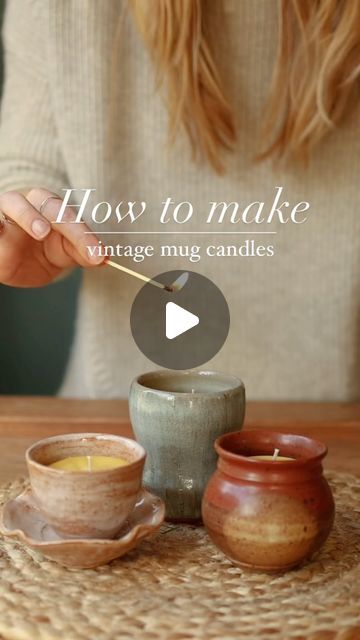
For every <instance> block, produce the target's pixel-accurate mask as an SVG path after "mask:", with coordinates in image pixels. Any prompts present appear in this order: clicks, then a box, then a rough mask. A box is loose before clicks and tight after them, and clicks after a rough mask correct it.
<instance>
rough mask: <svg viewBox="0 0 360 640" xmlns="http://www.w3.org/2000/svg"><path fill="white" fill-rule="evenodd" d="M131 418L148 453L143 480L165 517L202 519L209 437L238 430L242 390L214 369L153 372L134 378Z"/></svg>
mask: <svg viewBox="0 0 360 640" xmlns="http://www.w3.org/2000/svg"><path fill="white" fill-rule="evenodd" d="M129 406H130V418H131V423H132V426H133V429H134V433H135V435H136V438H137V440H138V441H139V442H140V443H141V444H142V445H143V446H144V448H145V449H146V452H147V460H146V465H145V470H144V483H145V486H146V487H148V488H149V489H150V490H151V491H153V492H154V493H155V494H156V495H158V496H160V497H161V498H162V499H163V500H164V501H165V505H166V518H167V519H170V520H177V521H198V520H200V519H201V499H202V494H203V491H204V488H205V486H206V483H207V481H208V479H209V477H210V476H211V474H212V473H213V471H214V469H215V467H216V454H215V451H214V441H215V439H216V438H218V437H219V436H220V435H222V434H224V433H227V432H229V431H233V430H234V428H235V429H240V428H241V427H242V424H243V420H244V413H245V388H244V385H243V383H242V382H241V380H239V379H238V378H236V377H234V376H231V375H225V374H222V373H216V372H214V371H199V372H196V371H181V372H180V371H169V370H163V371H155V372H151V373H145V374H143V375H141V376H139V377H138V378H136V379H135V380H134V381H133V383H132V385H131V390H130V398H129Z"/></svg>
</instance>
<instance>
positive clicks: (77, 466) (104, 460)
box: [49, 456, 128, 471]
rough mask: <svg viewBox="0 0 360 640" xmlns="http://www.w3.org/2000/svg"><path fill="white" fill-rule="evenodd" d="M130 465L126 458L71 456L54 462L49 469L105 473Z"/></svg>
mask: <svg viewBox="0 0 360 640" xmlns="http://www.w3.org/2000/svg"><path fill="white" fill-rule="evenodd" d="M126 464H128V461H127V460H124V458H116V457H114V456H71V457H69V458H63V459H62V460H57V461H56V462H52V463H51V464H50V465H49V467H53V468H54V469H62V470H64V471H105V470H106V469H116V467H123V466H124V465H126Z"/></svg>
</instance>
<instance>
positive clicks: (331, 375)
mask: <svg viewBox="0 0 360 640" xmlns="http://www.w3.org/2000/svg"><path fill="white" fill-rule="evenodd" d="M128 5H129V6H128ZM359 24H360V4H359V3H358V2H352V0H338V1H336V2H335V0H319V1H317V2H313V0H282V2H280V4H279V5H278V3H277V2H275V1H273V2H268V1H267V0H259V1H258V2H256V3H254V2H253V0H241V1H238V0H217V1H216V2H206V1H205V0H152V1H151V2H150V1H149V0H131V1H130V0H129V1H128V2H127V1H126V0H109V1H108V2H100V0H98V1H94V0H82V2H78V0H62V2H61V3H60V2H59V3H56V4H55V5H54V4H52V3H43V2H41V1H40V0H11V2H8V6H7V10H6V16H5V24H4V47H5V86H4V93H3V103H2V120H1V129H0V153H1V156H0V189H1V191H2V195H1V199H0V208H1V210H2V211H3V212H4V214H6V221H5V223H4V224H3V226H2V234H1V236H0V281H1V282H3V283H5V284H8V285H12V286H41V285H43V284H47V283H48V282H51V281H53V280H54V279H56V278H57V277H59V276H60V277H61V276H62V274H64V273H65V272H66V270H67V269H68V268H69V267H72V266H73V265H75V264H80V265H81V266H83V267H89V268H86V269H85V270H84V278H83V285H82V291H81V295H80V300H79V309H78V319H77V330H76V336H75V342H74V346H73V352H72V356H71V361H70V363H69V367H68V371H67V374H66V378H65V381H64V384H63V387H62V391H61V393H63V394H64V395H72V396H83V397H96V396H98V397H116V396H125V395H126V393H127V389H128V384H129V381H130V379H131V378H132V377H133V376H134V375H135V374H137V373H139V372H141V371H142V370H144V369H149V368H152V366H153V365H151V363H149V362H148V361H147V360H146V358H145V357H144V356H142V354H141V353H140V352H138V350H137V348H136V347H135V345H134V343H133V340H132V337H131V333H130V327H129V310H130V308H131V303H132V300H133V298H134V296H135V294H136V292H137V290H138V283H137V282H136V281H135V280H134V281H133V280H132V279H131V278H128V277H126V276H124V277H123V276H121V275H120V274H119V273H118V272H113V271H112V270H111V269H110V268H109V267H107V266H100V264H101V262H102V259H101V258H95V259H94V260H93V261H92V260H90V258H89V252H88V251H87V249H86V245H93V246H95V245H97V238H96V236H95V235H91V234H86V235H85V234H84V230H86V229H85V228H84V227H83V226H82V225H76V224H71V216H73V215H75V214H74V213H73V212H72V211H71V209H69V208H68V210H67V219H68V220H69V222H67V223H66V224H61V225H56V224H52V226H51V228H50V224H49V222H53V221H54V220H55V219H56V216H57V213H58V211H59V209H60V206H61V202H60V201H59V200H56V199H55V198H50V199H49V196H50V195H51V194H60V195H61V194H62V189H64V188H66V187H70V188H73V189H76V190H80V189H86V188H92V189H96V192H95V193H93V196H94V200H93V202H100V201H103V200H104V201H108V202H110V203H111V204H112V206H113V207H115V206H116V204H117V203H118V202H119V201H121V200H123V201H125V202H127V201H136V202H141V201H145V202H146V204H147V209H148V211H149V212H150V214H149V215H148V217H147V218H146V220H144V222H143V221H142V220H141V221H140V226H139V227H137V228H138V229H140V230H141V231H146V232H149V231H150V232H157V231H158V230H159V228H160V225H159V215H158V213H159V211H160V210H161V207H162V204H161V203H162V202H164V201H166V199H167V198H168V197H171V198H172V199H173V200H174V202H175V203H176V202H180V201H185V200H186V201H190V202H191V203H192V204H193V206H194V210H195V211H197V212H204V211H205V210H206V209H207V208H208V205H209V203H210V202H214V201H216V202H219V201H224V202H232V201H237V202H241V203H242V205H244V206H245V205H246V204H247V203H249V202H252V201H264V202H265V206H268V207H269V206H270V203H271V201H272V199H273V197H274V190H275V189H276V188H277V187H279V186H282V187H283V190H284V197H286V199H287V200H289V201H290V200H291V201H292V202H294V203H295V202H300V201H307V202H309V205H310V207H311V215H310V216H309V219H308V221H307V222H306V224H302V225H286V226H282V225H281V224H280V223H278V224H275V226H274V227H272V228H274V229H275V230H276V231H277V235H276V240H275V241H274V245H275V248H274V256H272V257H270V256H268V257H266V256H265V257H256V258H254V257H253V258H252V257H247V258H239V257H238V258H226V257H223V258H213V257H209V256H206V255H204V256H203V257H202V258H201V261H200V262H198V263H197V264H196V270H198V271H199V272H200V273H203V274H204V275H206V276H208V277H210V278H213V279H214V281H215V282H216V283H217V284H218V285H219V286H220V287H221V289H222V290H223V292H224V294H225V296H226V298H227V300H228V303H229V306H230V312H231V330H230V334H229V337H228V340H227V342H226V344H225V345H224V347H223V349H222V350H221V351H220V352H219V353H218V354H217V356H216V357H215V358H214V359H213V360H212V361H211V362H210V363H209V364H208V366H209V367H211V368H217V369H222V370H225V371H228V372H232V373H237V374H239V375H241V376H242V377H243V378H244V380H245V383H246V386H247V390H248V395H249V396H250V397H252V398H261V399H292V400H355V399H359V398H360V391H359V389H360V384H359V383H360V348H359V344H360V340H359V308H360V305H359V303H360V297H359V296H360V291H359V255H360V251H359V249H360V247H359V244H360V241H359V238H360V233H359V232H360V220H359V213H358V205H359V198H358V176H359V158H360V135H359V133H360V117H359V101H358V99H357V98H358V90H359V72H360V64H359V63H360V34H359ZM159 85H160V87H159ZM168 120H170V141H171V144H170V145H168V144H167V142H168V137H167V136H168V132H167V124H166V123H167V121H168ZM189 140H190V148H191V149H192V154H191V151H190V149H189V144H188V142H189ZM255 157H257V159H258V161H257V162H254V158H255ZM274 158H280V160H281V161H280V162H278V163H275V164H274V162H273V159H274ZM73 196H74V198H73V203H75V204H76V203H79V201H80V200H81V192H80V191H75V192H74V193H73ZM40 210H41V211H40ZM84 219H85V222H86V223H87V224H88V225H89V227H90V228H92V229H94V225H93V224H92V222H91V219H90V216H89V212H87V213H86V215H85V216H84ZM199 220H200V218H198V219H197V220H194V222H191V223H190V225H187V227H186V228H187V229H188V230H191V231H203V230H204V229H205V228H207V227H206V226H205V223H204V222H203V220H204V218H203V217H201V224H200V222H199ZM12 221H14V222H15V223H16V224H11V222H12ZM126 224H127V226H124V225H122V227H121V229H122V230H124V229H127V230H130V224H129V223H126ZM105 228H106V229H107V230H108V231H115V230H118V228H119V227H118V226H117V225H116V224H114V223H111V222H109V224H108V225H107V226H106V227H105V226H103V225H102V227H101V231H104V230H105ZM169 228H171V229H174V228H176V225H175V226H171V227H169ZM217 228H219V227H217ZM167 229H168V227H167ZM221 229H222V230H226V229H233V227H230V226H229V225H226V224H225V225H222V227H221ZM99 237H101V236H99ZM114 238H115V239H116V242H120V243H121V244H129V243H130V244H131V243H132V236H131V235H129V236H124V235H120V236H114ZM135 238H136V242H138V241H139V242H140V243H141V242H142V243H148V241H149V238H151V242H152V244H154V245H155V246H156V248H157V249H159V247H160V245H161V243H162V241H163V237H162V236H160V237H159V238H156V235H154V233H153V234H152V235H151V236H147V235H145V234H144V235H143V236H136V237H135ZM224 238H225V239H224ZM119 239H120V240H119ZM226 239H227V237H226V236H220V235H219V236H218V237H217V238H216V241H217V244H226V242H225V240H226ZM237 240H238V238H236V237H235V238H232V240H231V244H235V243H236V242H237ZM167 242H169V240H167ZM177 242H179V240H178V239H177ZM112 243H113V244H114V243H115V241H114V240H113V241H112ZM189 243H192V244H197V245H199V246H201V247H202V248H204V249H205V248H206V246H207V244H208V239H207V236H200V235H199V236H198V237H197V236H196V235H189V237H186V236H181V244H189ZM237 244H239V243H238V242H237ZM121 262H122V263H125V264H126V261H124V260H121ZM128 264H132V263H131V262H130V263H128ZM90 267H92V268H90ZM178 268H181V269H184V268H185V269H189V268H191V263H189V261H188V259H186V258H181V257H179V258H177V259H174V258H173V259H170V258H168V259H166V258H159V256H158V254H156V255H155V256H154V257H153V258H150V259H149V260H148V261H147V262H145V263H144V267H143V272H144V273H149V275H153V274H156V273H160V272H163V271H166V270H169V269H178Z"/></svg>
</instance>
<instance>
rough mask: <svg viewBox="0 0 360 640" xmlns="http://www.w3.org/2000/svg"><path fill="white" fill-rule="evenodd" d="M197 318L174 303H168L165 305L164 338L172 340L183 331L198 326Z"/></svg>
mask: <svg viewBox="0 0 360 640" xmlns="http://www.w3.org/2000/svg"><path fill="white" fill-rule="evenodd" d="M199 322H200V320H199V318H198V316H196V315H195V314H194V313H191V312H190V311H187V310H186V309H184V308H183V307H179V305H178V304H175V302H168V303H167V305H166V337H167V338H168V339H169V340H173V338H176V337H177V336H180V335H181V334H182V333H185V331H189V329H192V328H193V327H196V325H197V324H199Z"/></svg>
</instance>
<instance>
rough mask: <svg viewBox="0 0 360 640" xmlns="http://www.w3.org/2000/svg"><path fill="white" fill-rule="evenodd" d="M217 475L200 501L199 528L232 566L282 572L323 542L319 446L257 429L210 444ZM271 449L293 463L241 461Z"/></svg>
mask: <svg viewBox="0 0 360 640" xmlns="http://www.w3.org/2000/svg"><path fill="white" fill-rule="evenodd" d="M215 447H216V451H217V453H218V454H219V459H218V466H217V470H216V471H215V473H214V474H213V476H212V477H211V479H210V481H209V483H208V485H207V487H206V490H205V494H204V498H203V504H202V512H203V519H204V524H205V526H206V528H207V530H208V532H209V534H210V536H211V538H212V539H213V541H214V542H215V544H216V545H217V546H218V547H219V548H220V549H222V551H223V552H224V553H225V554H226V555H227V556H228V557H229V558H230V559H231V560H232V561H233V562H235V563H236V564H239V565H242V566H245V567H249V568H253V569H258V570H263V571H279V570H286V569H290V568H292V567H294V566H296V565H297V564H299V563H300V562H301V561H303V560H305V559H307V558H310V557H311V555H312V554H313V553H314V552H315V551H317V550H318V549H319V548H320V546H321V545H322V544H323V542H324V541H325V540H326V538H327V536H328V534H329V532H330V529H331V526H332V522H333V518H334V501H333V497H332V494H331V490H330V487H329V485H328V483H327V481H326V479H325V478H324V476H323V473H322V464H321V461H322V459H323V457H324V456H325V455H326V447H325V446H324V445H322V444H321V443H319V442H317V441H316V440H312V439H310V438H304V437H302V436H295V435H287V434H278V433H272V432H268V431H266V432H262V431H251V432H250V431H248V432H246V431H243V432H241V433H234V434H228V435H226V436H224V437H222V438H220V439H218V440H217V442H216V444H215ZM275 447H278V448H280V450H281V452H282V453H283V454H284V455H285V456H288V457H290V458H295V460H294V461H292V460H290V461H280V462H273V461H267V460H257V459H255V458H250V457H249V456H256V455H259V454H265V455H266V454H269V455H270V452H271V451H273V450H274V448H275Z"/></svg>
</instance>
